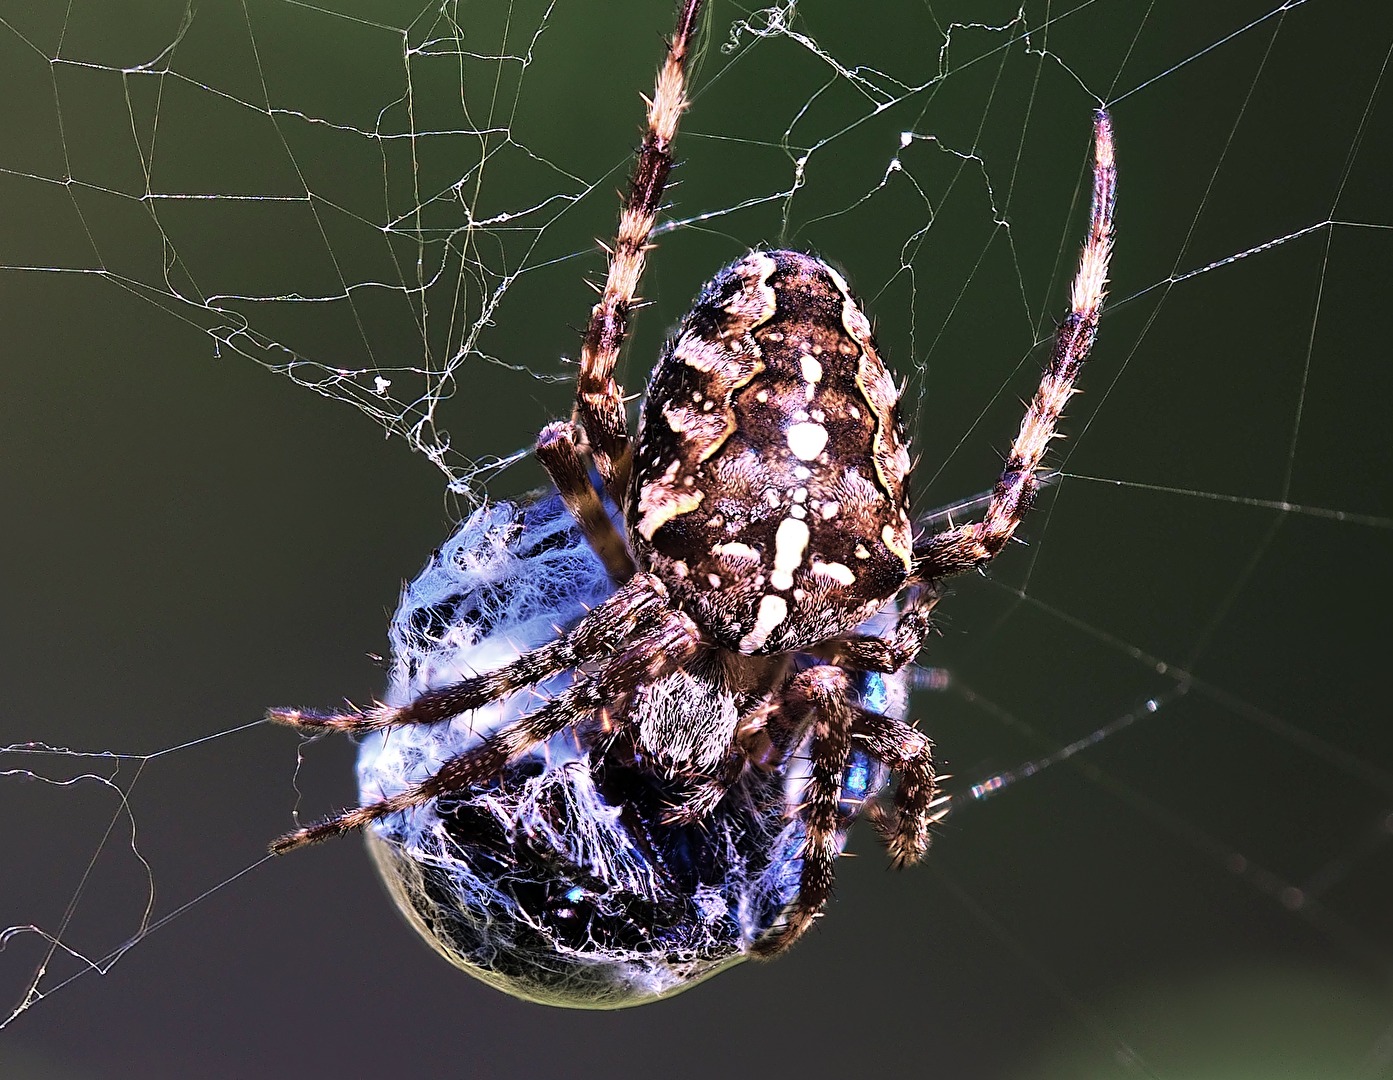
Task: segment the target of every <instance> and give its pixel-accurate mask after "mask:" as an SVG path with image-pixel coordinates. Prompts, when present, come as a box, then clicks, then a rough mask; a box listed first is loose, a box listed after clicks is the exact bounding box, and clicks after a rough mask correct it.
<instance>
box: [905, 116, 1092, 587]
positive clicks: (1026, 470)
mask: <svg viewBox="0 0 1393 1080" xmlns="http://www.w3.org/2000/svg"><path fill="white" fill-rule="evenodd" d="M1093 145H1094V165H1093V204H1092V213H1091V217H1090V222H1089V231H1088V238H1087V240H1086V241H1085V242H1084V246H1083V252H1082V254H1081V255H1080V258H1079V268H1078V272H1077V273H1076V274H1075V275H1074V284H1073V288H1072V290H1071V294H1070V309H1069V314H1068V315H1067V316H1065V319H1064V321H1063V322H1062V323H1060V325H1059V330H1058V331H1057V332H1056V334H1055V344H1054V355H1053V357H1052V358H1051V360H1050V365H1049V367H1047V368H1046V369H1045V373H1044V375H1043V376H1042V377H1041V379H1040V386H1039V388H1038V389H1037V390H1036V391H1035V397H1034V399H1033V400H1032V401H1031V402H1030V405H1029V407H1028V408H1027V409H1026V413H1025V419H1024V420H1023V421H1021V427H1020V431H1019V433H1018V434H1017V435H1016V440H1015V442H1014V443H1012V445H1011V452H1010V453H1009V454H1008V455H1007V458H1006V465H1005V468H1004V469H1003V470H1002V472H1001V476H1000V477H999V478H998V480H997V482H996V486H995V487H994V488H993V489H992V496H991V500H990V502H989V503H988V504H987V510H986V513H985V514H984V515H983V519H982V520H981V521H979V522H976V523H973V524H970V525H960V526H958V527H956V528H950V529H945V530H944V531H942V532H940V533H936V534H935V535H933V536H931V537H929V538H928V539H927V540H925V541H923V542H921V543H919V544H916V545H915V547H914V563H915V566H914V573H915V576H916V577H917V578H918V579H919V580H920V581H933V580H936V579H938V578H943V577H949V576H951V575H953V574H960V573H963V572H964V571H967V570H973V569H977V568H978V567H981V566H984V565H986V564H987V563H989V562H990V561H991V560H992V559H994V558H996V556H997V555H998V554H1000V553H1001V550H1002V549H1003V548H1004V547H1005V546H1006V544H1007V543H1008V542H1009V541H1010V539H1011V536H1012V535H1013V534H1014V533H1015V531H1016V527H1017V526H1018V525H1020V523H1021V518H1022V517H1024V515H1025V513H1026V511H1028V510H1029V509H1030V504H1031V500H1032V499H1033V498H1034V495H1035V492H1036V490H1037V489H1038V487H1039V484H1040V480H1039V476H1038V472H1039V469H1040V462H1041V459H1042V458H1043V457H1044V455H1045V450H1046V448H1047V447H1048V446H1049V444H1050V441H1051V440H1052V439H1054V438H1055V437H1056V436H1055V429H1056V427H1057V426H1058V424H1059V417H1060V414H1061V413H1062V412H1063V411H1064V405H1065V403H1066V402H1067V401H1068V400H1069V398H1070V397H1072V396H1073V394H1074V392H1075V391H1074V380H1075V379H1076V378H1077V377H1078V373H1079V369H1080V368H1081V367H1082V366H1083V363H1084V361H1085V360H1087V359H1088V354H1089V351H1090V350H1091V349H1092V348H1093V339H1094V337H1095V336H1096V335H1097V332H1098V316H1099V314H1100V313H1101V311H1102V308H1103V296H1104V294H1105V286H1106V285H1107V278H1108V260H1109V258H1110V257H1111V255H1112V243H1113V208H1114V204H1115V202H1116V197H1117V164H1116V161H1115V159H1114V155H1113V142H1112V121H1111V119H1110V118H1109V117H1108V113H1107V110H1105V109H1099V110H1098V112H1097V113H1096V114H1095V116H1094V122H1093Z"/></svg>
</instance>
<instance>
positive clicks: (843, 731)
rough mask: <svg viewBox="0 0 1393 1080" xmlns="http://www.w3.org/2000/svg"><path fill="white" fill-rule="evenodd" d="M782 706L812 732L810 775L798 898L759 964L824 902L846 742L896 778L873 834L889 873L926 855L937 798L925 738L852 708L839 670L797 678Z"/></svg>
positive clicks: (802, 928)
mask: <svg viewBox="0 0 1393 1080" xmlns="http://www.w3.org/2000/svg"><path fill="white" fill-rule="evenodd" d="M785 700H786V701H787V702H788V704H789V706H790V708H792V709H795V710H801V711H803V712H804V713H805V716H806V720H805V723H806V724H808V725H809V726H811V728H812V745H811V751H810V753H811V766H812V768H811V772H810V775H809V777H808V781H807V786H806V788H805V790H804V796H803V805H802V807H801V810H800V814H801V817H802V819H803V830H804V838H803V847H802V850H801V851H800V852H799V860H800V862H801V864H802V865H801V869H800V871H799V879H798V895H797V897H796V898H795V900H794V902H793V905H792V910H791V911H790V912H789V914H788V916H787V917H786V921H785V923H784V926H783V927H782V929H780V930H779V931H778V932H777V933H773V934H770V935H769V936H768V937H766V938H765V939H764V940H762V941H760V942H759V943H758V945H756V947H755V951H756V952H757V953H758V954H759V955H761V956H765V957H771V956H776V955H777V954H779V953H781V952H783V951H784V950H785V949H787V948H789V947H790V946H791V945H792V944H793V943H794V942H795V941H797V940H798V939H799V938H800V937H802V936H803V934H804V933H805V932H806V931H807V929H808V927H810V926H811V925H812V924H813V922H814V920H816V919H817V917H818V915H819V914H820V913H821V912H822V909H823V907H824V906H825V905H826V903H827V901H828V899H829V898H830V897H831V895H832V884H833V881H834V880H835V863H836V859H837V851H838V845H837V827H838V824H839V820H838V815H839V806H840V802H841V796H842V778H843V776H844V774H845V772H846V767H847V761H848V759H849V757H850V755H851V749H852V743H853V741H855V742H859V743H860V744H861V745H862V746H864V747H865V749H866V751H867V752H868V753H869V754H871V756H872V757H875V758H877V759H878V760H880V761H882V762H883V763H884V764H885V765H886V766H887V767H889V768H890V769H891V770H892V771H894V772H895V773H896V774H897V775H898V783H897V784H896V787H895V801H894V811H893V813H892V814H890V815H889V816H888V820H887V821H886V823H885V825H884V827H883V828H882V830H881V835H882V837H883V838H884V840H885V844H886V847H887V848H888V849H889V851H890V859H891V864H892V865H893V866H895V867H896V868H899V867H901V866H905V865H907V864H909V863H913V862H917V861H918V860H919V859H921V858H923V856H924V852H925V851H926V850H928V846H929V825H930V823H931V821H932V809H931V808H932V805H933V801H934V797H935V795H936V793H937V785H936V781H935V774H934V762H933V753H932V750H933V746H932V744H931V743H930V742H929V740H928V738H927V737H926V736H925V735H923V733H921V732H919V731H917V730H916V729H915V728H913V727H911V726H910V725H909V724H906V723H903V722H902V721H899V720H896V719H894V718H892V717H889V716H882V715H881V714H879V713H874V712H871V711H869V710H867V709H863V708H862V707H861V706H859V705H857V704H856V703H855V702H854V701H853V700H852V687H851V681H850V679H848V678H847V675H846V672H845V671H844V670H842V669H841V668H839V667H833V666H831V665H820V666H818V667H813V668H808V669H807V670H806V671H803V672H800V673H799V674H798V675H795V676H794V677H793V678H792V679H791V680H790V681H789V683H788V685H787V687H786V689H785Z"/></svg>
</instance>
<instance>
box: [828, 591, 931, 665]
mask: <svg viewBox="0 0 1393 1080" xmlns="http://www.w3.org/2000/svg"><path fill="white" fill-rule="evenodd" d="M942 598H943V594H942V593H941V592H940V591H939V590H938V588H937V587H936V586H935V585H933V584H932V583H930V584H928V585H921V586H917V587H911V591H910V593H909V598H908V600H906V601H905V606H904V609H903V610H902V611H901V612H900V614H899V617H898V618H897V619H896V620H895V625H894V626H893V627H891V628H890V631H889V633H887V634H885V635H883V636H876V635H874V634H846V635H844V636H842V637H837V638H831V639H829V640H828V641H825V642H823V643H822V644H821V645H819V646H818V647H817V648H816V649H814V650H812V652H813V653H814V654H815V655H817V656H820V657H822V658H823V659H826V660H829V661H831V662H833V663H836V664H840V665H844V666H846V667H851V668H855V669H856V670H857V671H879V672H884V673H886V674H889V673H890V672H895V671H899V670H900V669H901V668H902V667H904V666H905V665H906V664H909V663H911V662H912V661H913V660H914V658H915V657H916V656H918V655H919V652H920V650H922V649H923V647H924V642H925V641H926V640H927V639H928V636H929V635H930V634H931V633H933V628H934V627H933V622H932V620H931V619H930V618H929V614H930V613H931V612H932V611H933V609H934V608H935V607H936V606H937V605H938V602H939V600H941V599H942Z"/></svg>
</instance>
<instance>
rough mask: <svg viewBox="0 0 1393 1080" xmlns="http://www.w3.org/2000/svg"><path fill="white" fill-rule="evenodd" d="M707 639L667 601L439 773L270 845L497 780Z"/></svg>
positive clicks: (326, 833)
mask: <svg viewBox="0 0 1393 1080" xmlns="http://www.w3.org/2000/svg"><path fill="white" fill-rule="evenodd" d="M635 580H638V579H637V578H636V579H635ZM701 645H702V641H701V632H700V631H699V630H698V629H697V627H696V624H695V623H693V622H692V620H691V619H689V618H688V617H687V616H686V615H683V614H682V613H681V612H679V611H673V610H670V609H669V610H668V611H666V612H664V613H663V615H662V616H661V617H660V618H659V619H658V620H657V621H656V622H655V623H654V625H653V626H652V627H651V628H650V629H649V630H648V631H647V632H645V633H644V634H642V635H641V636H640V637H638V638H637V639H636V640H635V641H634V642H633V643H632V644H631V645H629V646H628V647H627V648H626V649H624V650H623V651H622V652H620V653H618V654H617V655H616V656H613V657H611V658H610V659H609V660H607V661H605V663H604V664H603V665H602V666H601V667H600V669H599V671H597V672H595V674H593V675H591V676H589V677H587V678H578V679H577V681H576V682H574V683H572V684H571V685H570V686H569V687H567V688H566V689H565V690H564V691H562V692H561V693H560V694H557V695H556V697H554V698H552V699H551V700H550V701H548V702H547V703H546V704H545V705H543V706H542V707H541V708H540V709H538V710H537V711H536V712H533V713H529V714H528V715H526V716H524V717H521V718H520V719H518V720H515V721H514V722H513V723H511V724H509V725H507V726H506V727H503V728H500V729H499V730H498V731H495V732H494V733H493V734H492V735H490V736H489V737H488V738H486V739H484V740H483V741H482V742H480V743H479V744H478V745H476V746H473V747H471V748H470V749H468V750H466V751H464V752H463V753H461V754H457V755H455V756H454V757H452V758H450V759H449V760H448V761H446V762H445V763H444V764H443V765H441V766H440V768H439V770H437V771H436V773H435V774H434V775H432V776H428V777H427V778H426V779H424V780H422V781H421V782H420V783H418V784H415V785H413V786H411V787H409V788H407V789H406V790H405V791H402V792H400V793H399V794H396V795H393V796H391V797H390V798H386V799H382V800H380V801H378V802H375V803H371V804H370V805H368V806H359V807H356V808H354V809H352V810H345V811H343V813H340V814H335V815H334V816H333V817H330V818H326V819H325V820H323V821H320V822H317V823H316V824H314V825H311V826H309V827H307V828H304V829H296V830H295V831H294V832H290V833H286V834H285V835H284V836H282V837H280V838H279V839H277V840H275V841H273V842H272V844H271V851H272V852H273V853H274V854H276V855H283V854H285V853H286V852H287V851H294V850H295V849H296V848H300V847H304V846H306V845H307V844H317V843H319V842H320V841H322V840H328V839H330V838H332V837H335V836H343V835H344V834H345V833H349V832H353V831H354V830H356V829H361V828H363V827H364V826H365V825H370V824H372V823H373V822H374V821H379V820H381V819H382V818H384V817H387V816H388V815H389V814H397V813H401V812H402V811H404V810H410V809H413V808H414V807H417V806H421V805H422V804H424V803H427V802H430V801H431V800H432V799H437V798H439V797H440V796H442V795H448V794H450V793H451V792H455V791H462V790H464V789H465V788H469V787H473V786H475V785H477V784H482V783H484V782H486V781H488V780H492V779H493V778H495V777H497V776H498V774H499V773H501V772H502V771H503V769H504V767H505V766H507V765H508V763H509V762H511V761H513V760H514V759H515V758H518V757H520V756H521V755H523V754H525V753H527V752H528V751H529V750H532V749H533V748H535V747H537V746H539V745H541V744H542V743H544V742H546V741H547V740H548V739H551V738H552V737H553V736H555V735H559V734H560V733H561V732H563V731H565V730H566V729H567V728H569V727H574V726H575V725H576V724H579V723H581V722H583V721H584V720H586V719H588V718H589V717H591V716H593V715H595V714H596V713H597V712H599V711H600V710H601V709H603V708H606V707H607V706H612V705H613V704H614V703H615V702H616V701H621V700H622V699H623V698H625V697H626V696H627V695H628V694H630V693H631V692H632V691H633V689H634V688H635V687H637V686H639V685H640V684H642V683H646V682H652V681H653V680H655V679H660V678H662V677H663V676H664V675H666V674H668V673H669V672H671V671H673V670H674V669H676V668H678V667H680V666H681V665H682V664H684V663H686V662H687V661H688V660H690V659H691V658H692V657H693V656H694V655H695V654H696V652H697V650H698V649H699V648H701Z"/></svg>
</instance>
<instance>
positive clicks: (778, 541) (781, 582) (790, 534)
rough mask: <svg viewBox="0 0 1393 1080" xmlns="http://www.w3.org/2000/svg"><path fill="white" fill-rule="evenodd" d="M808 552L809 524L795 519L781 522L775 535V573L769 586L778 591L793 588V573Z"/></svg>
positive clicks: (790, 518)
mask: <svg viewBox="0 0 1393 1080" xmlns="http://www.w3.org/2000/svg"><path fill="white" fill-rule="evenodd" d="M807 550H808V526H807V523H806V522H803V521H799V520H798V519H797V518H793V517H786V518H784V519H783V521H781V522H779V531H778V532H776V533H775V534H774V572H773V573H772V574H770V575H769V584H770V585H772V586H774V588H776V589H788V588H791V587H792V586H793V571H795V570H797V569H798V567H799V564H801V563H802V561H803V553H804V552H805V551H807Z"/></svg>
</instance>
